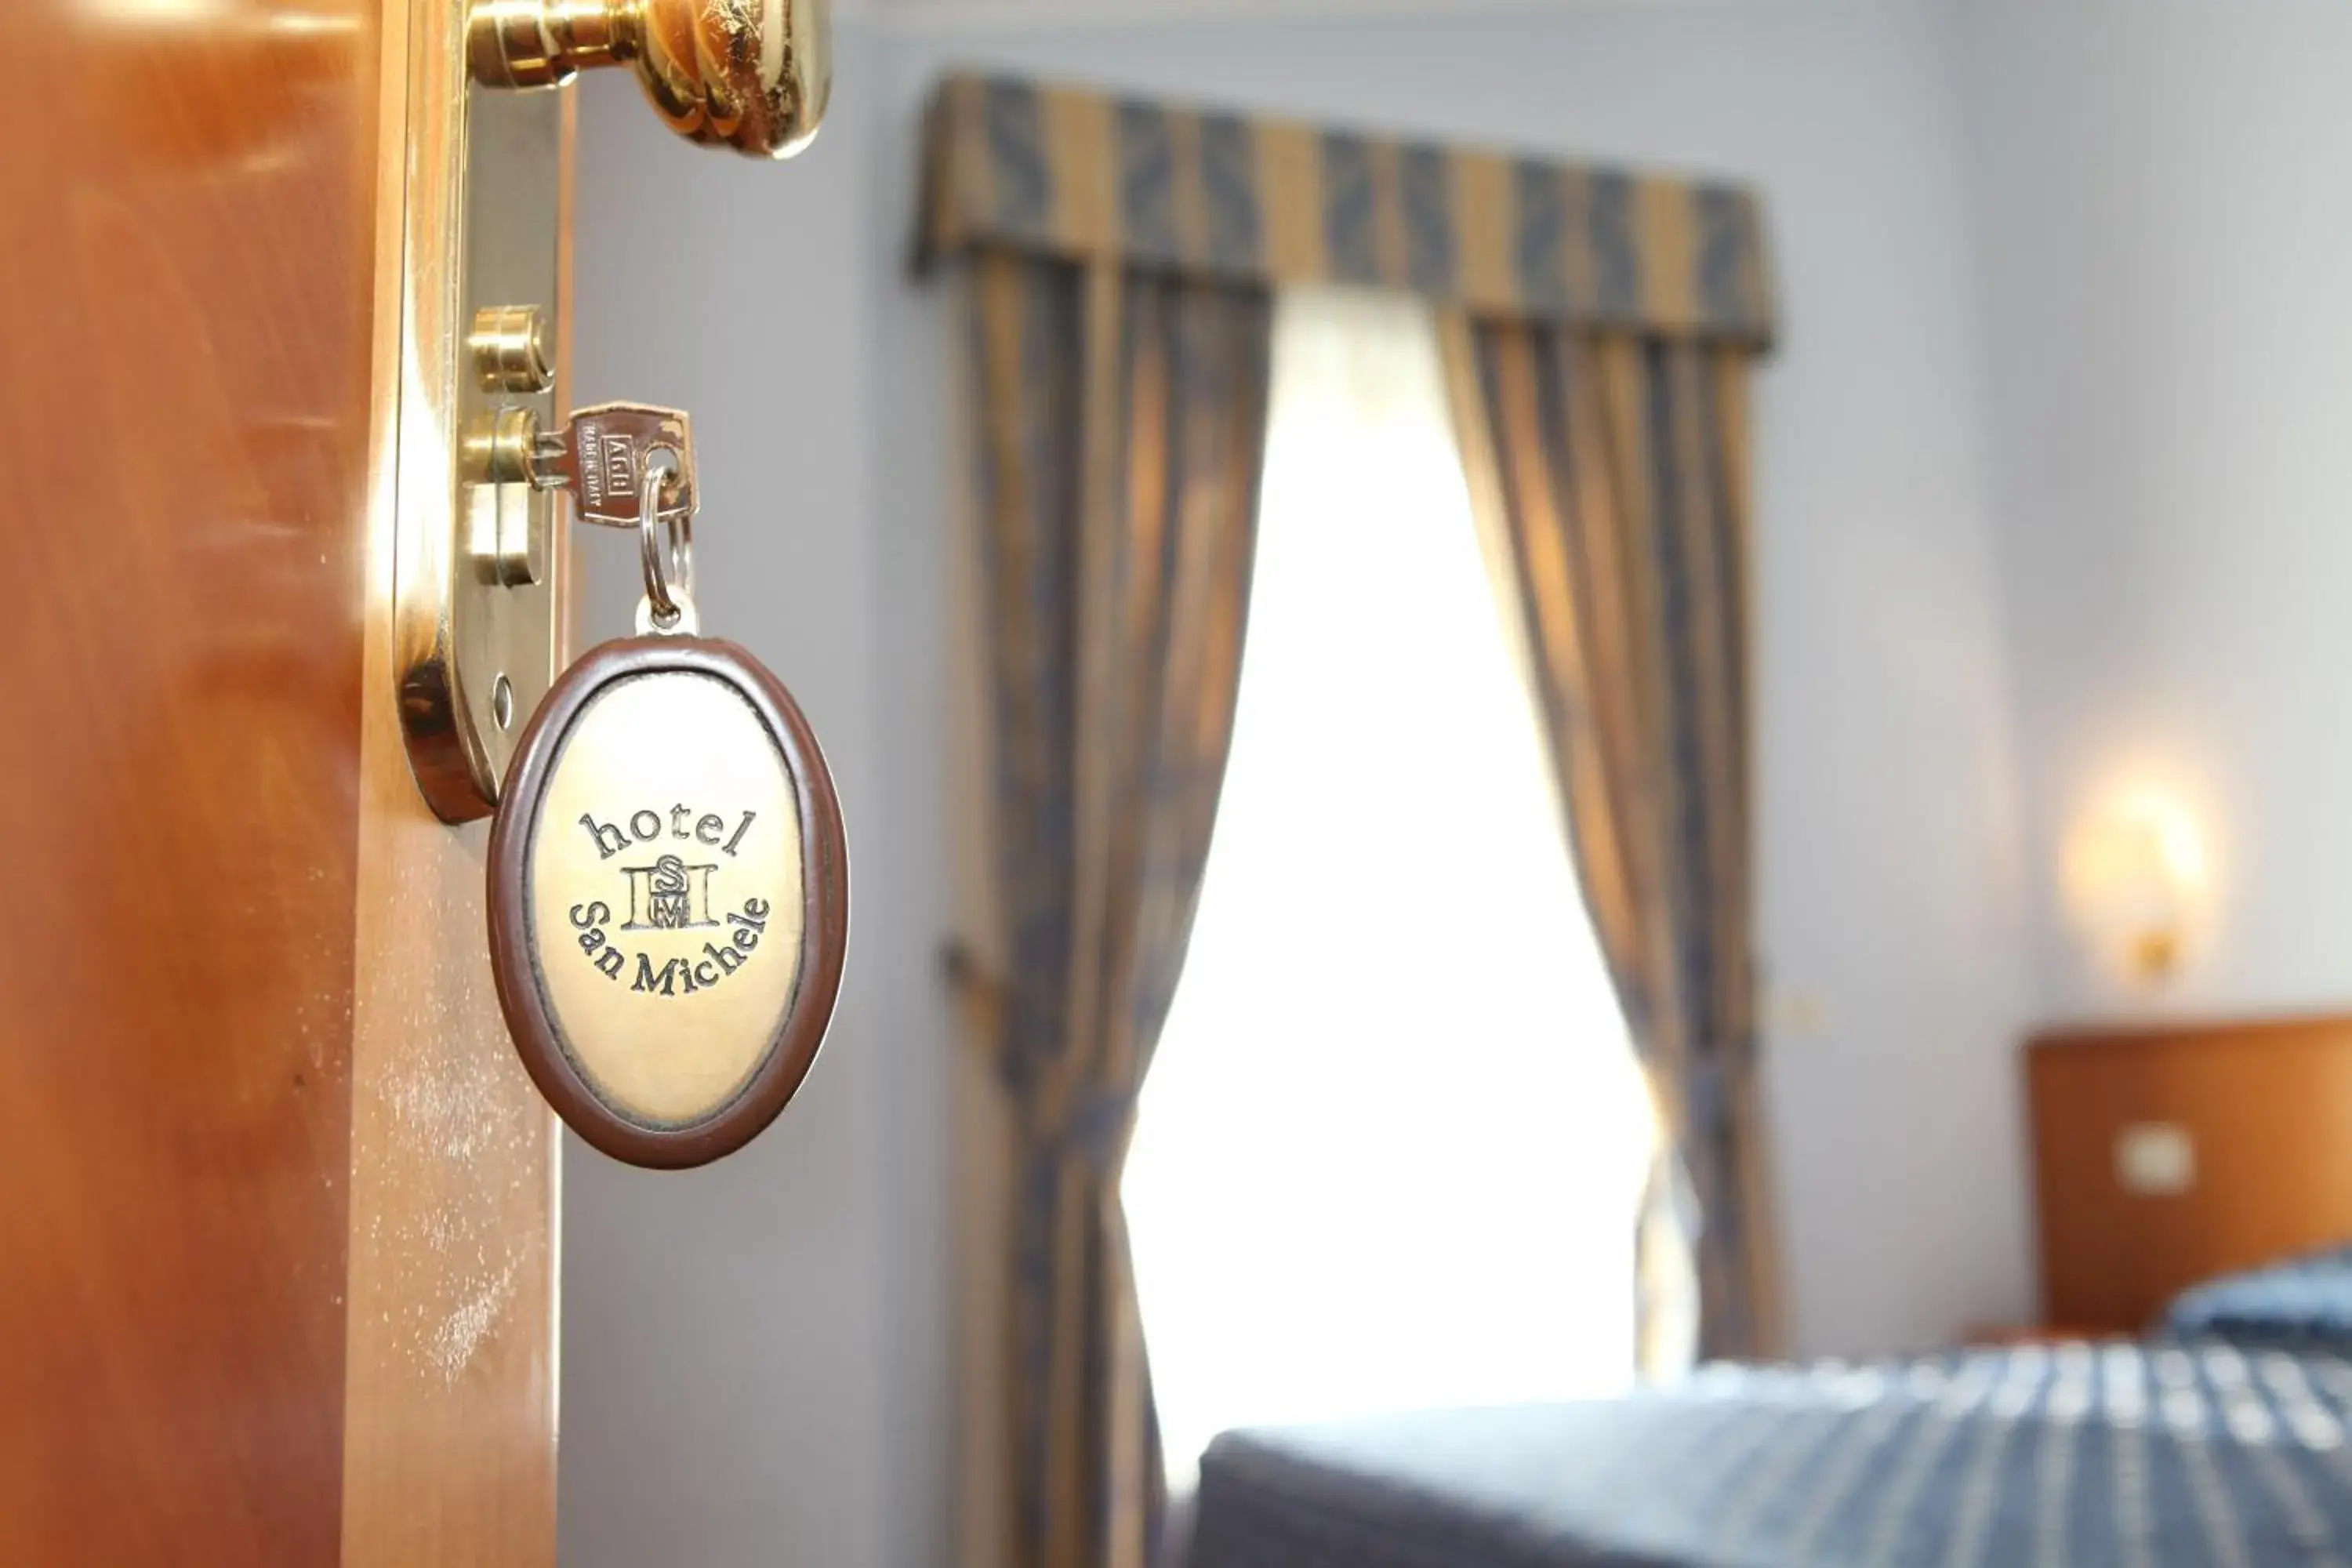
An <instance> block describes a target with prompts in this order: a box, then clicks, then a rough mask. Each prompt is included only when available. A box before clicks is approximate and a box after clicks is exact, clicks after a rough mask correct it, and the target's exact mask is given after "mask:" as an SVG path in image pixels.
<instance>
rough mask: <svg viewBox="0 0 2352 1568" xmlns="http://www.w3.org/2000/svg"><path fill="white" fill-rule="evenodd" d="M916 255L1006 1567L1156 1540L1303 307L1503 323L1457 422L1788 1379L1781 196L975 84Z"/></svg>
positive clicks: (1719, 1273) (1705, 1171)
mask: <svg viewBox="0 0 2352 1568" xmlns="http://www.w3.org/2000/svg"><path fill="white" fill-rule="evenodd" d="M921 250H922V255H923V256H924V258H926V259H927V260H928V261H929V262H933V263H938V262H945V261H950V260H958V261H962V262H964V263H966V264H967V266H966V270H967V271H968V273H969V274H970V279H971V289H972V293H971V298H972V301H973V310H972V315H971V320H972V323H973V331H974V345H975V355H974V358H975V363H976V366H977V371H978V382H977V385H976V387H975V395H976V399H977V409H978V414H979V419H980V423H981V426H982V443H981V445H982V465H981V473H980V478H979V489H980V496H981V511H982V518H983V534H984V538H985V541H986V550H985V561H986V576H987V579H988V592H989V594H990V596H991V600H990V620H991V623H992V637H993V647H994V653H993V658H994V671H993V686H994V690H995V704H996V714H995V728H996V731H997V735H998V750H999V755H1000V768H999V772H1000V777H999V779H998V784H997V794H998V799H997V814H996V815H997V818H998V821H999V824H1000V845H999V854H1000V865H1001V871H1002V885H1003V905H1004V908H1005V911H1006V919H1007V924H1008V930H1009V931H1010V938H1011V943H1012V952H1011V954H1010V958H1011V972H1010V973H1009V975H1008V976H1007V977H1006V978H1005V979H1004V980H1003V983H1002V984H1001V985H1000V986H999V987H998V992H999V994H998V995H997V997H996V998H995V1000H996V1008H995V1016H996V1019H997V1026H996V1033H997V1035H998V1037H999V1040H998V1044H999V1049H1000V1052H1001V1056H1000V1064H1001V1069H1002V1071H1001V1076H1002V1079H1003V1082H1004V1084H1005V1085H1006V1088H1007V1090H1008V1094H1009V1098H1010V1100H1011V1101H1012V1103H1013V1106H1014V1108H1015V1110H1016V1114H1017V1117H1018V1121H1019V1127H1020V1133H1019V1137H1020V1150H1019V1152H1018V1157H1017V1162H1016V1163H1017V1168H1018V1184H1017V1190H1016V1192H1015V1193H1014V1194H1013V1209H1014V1212H1013V1215H1012V1222H1011V1228H1012V1238H1011V1246H1012V1248H1013V1269H1012V1292H1013V1300H1012V1302H1011V1304H1010V1317H1011V1321H1012V1336H1013V1343H1012V1345H1011V1347H1010V1355H1011V1366H1010V1383H1011V1387H1010V1394H1009V1400H1008V1404H1009V1406H1010V1408H1009V1411H1008V1413H1007V1420H1008V1421H1009V1423H1010V1429H1009V1433H1008V1447H1007V1450H1006V1453H1007V1458H1008V1466H1007V1468H1008V1470H1009V1485H1010V1489H1011V1492H1012V1497H1011V1505H1012V1528H1013V1542H1012V1543H1011V1559H1010V1560H1011V1563H1012V1564H1013V1568H1141V1565H1142V1564H1143V1563H1145V1562H1146V1561H1147V1559H1148V1556H1149V1553H1150V1544H1151V1541H1152V1536H1153V1531H1154V1530H1155V1529H1156V1514H1157V1510H1158V1507H1159V1501H1160V1489H1159V1476H1158V1458H1157V1454H1156V1451H1155V1447H1154V1438H1153V1436H1152V1426H1151V1418H1150V1399H1149V1393H1148V1387H1149V1385H1148V1380H1147V1378H1146V1376H1145V1373H1144V1365H1143V1358H1142V1345H1141V1331H1140V1327H1139V1322H1138V1321H1137V1318H1136V1314H1135V1306H1134V1291H1133V1281H1132V1278H1131V1275H1130V1274H1129V1265H1128V1254H1127V1247H1126V1237H1125V1229H1124V1223H1123V1221H1122V1219H1121V1217H1120V1215H1119V1211H1118V1171H1119V1167H1120V1164H1121V1162H1122V1160H1123V1157H1124V1152H1125V1148H1126V1142H1127V1139H1128V1135H1129V1131H1130V1129H1131V1127H1132V1124H1133V1120H1134V1112H1135V1103H1136V1094H1137V1091H1138V1089H1139V1087H1140V1085H1141V1083H1142V1079H1143V1075H1144V1072H1145V1069H1146V1068H1147V1067H1148V1065H1149V1063H1150V1055H1151V1049H1152V1046H1153V1044H1154V1042H1155V1040H1156V1038H1157V1037H1158V1035H1159V1031H1160V1023H1161V1021H1162V1019H1163V1018H1164V1016H1165V1015H1166V1012H1167V1007H1168V1004H1169V999H1170V997H1171V994H1172V992H1173V989H1174V985H1175V982H1176V978H1177V973H1178V971H1179V969H1180V967H1181V963H1182V957H1183V950H1184V944H1185V941H1186V938H1187V935H1188V933H1189V931H1190V927H1191V922H1192V908H1193V901H1194V898H1195V896H1196V894H1197V891H1198V888H1199V881H1200V876H1201V868H1202V861H1203V858H1204V857H1205V854H1206V850H1207V847H1208V838H1209V832H1210V826H1211V823H1212V820H1213V816H1214V811H1215V805H1216V796H1217V790H1218V787H1219V784H1220V782H1221V781H1222V778H1223V769H1224V760H1225V752H1226V747H1227V743H1228V740H1229V736H1230V732H1231V726H1232V721H1233V710H1234V694H1235V689H1236V686H1237V682H1238V679H1239V668H1240V666H1239V660H1240V650H1241V640H1242V629H1243V621H1244V610H1245V606H1246V602H1247V597H1248V580H1249V569H1250V558H1251V545H1252V541H1253V537H1254V526H1255V502H1256V493H1257V481H1258V464H1259V459H1260V457H1261V455H1262V450H1263V445H1264V438H1265V412H1266V391H1267V379H1268V373H1269V365H1268V363H1267V355H1268V346H1269V335H1270V310H1269V300H1270V297H1271V294H1272V292H1273V291H1274V290H1275V289H1278V288H1279V287H1281V286H1283V285H1285V284H1287V283H1296V282H1309V281H1323V282H1348V283H1357V284H1364V285H1370V286H1376V287H1385V288H1392V289H1403V290H1408V291H1411V292H1413V293H1417V294H1421V295H1423V296H1426V297H1428V298H1430V299H1431V300H1434V301H1436V302H1437V303H1438V304H1440V305H1441V306H1442V307H1444V308H1445V309H1447V310H1449V311H1451V312H1454V315H1455V318H1456V323H1457V326H1458V327H1461V330H1462V331H1463V332H1466V331H1467V330H1468V329H1467V328H1466V326H1463V325H1462V324H1463V323H1465V322H1466V321H1468V320H1469V319H1470V318H1471V317H1473V316H1475V319H1476V320H1477V321H1479V323H1480V327H1479V329H1478V331H1479V332H1480V333H1481V334H1482V335H1481V337H1480V338H1479V341H1478V346H1477V354H1478V356H1479V362H1480V363H1481V365H1482V366H1488V368H1487V369H1482V371H1481V373H1480V374H1484V375H1486V382H1487V383H1491V384H1492V388H1493V390H1492V392H1491V394H1489V393H1486V392H1481V393H1480V394H1478V395H1475V397H1466V398H1461V399H1458V400H1457V401H1458V402H1460V403H1461V405H1463V407H1464V408H1465V411H1466V412H1467V413H1468V414H1470V415H1472V416H1475V419H1474V420H1473V421H1472V422H1471V424H1470V425H1469V426H1465V427H1466V428H1475V429H1477V430H1482V431H1483V430H1485V429H1486V426H1487V424H1488V423H1489V422H1491V423H1492V424H1493V426H1494V434H1493V435H1492V436H1490V437H1487V440H1488V443H1489V445H1490V446H1491V447H1492V448H1493V449H1494V450H1495V451H1496V452H1498V453H1500V454H1502V455H1503V457H1504V458H1505V460H1506V461H1507V463H1509V464H1511V465H1516V466H1515V467H1514V468H1513V473H1514V476H1515V479H1516V480H1517V481H1518V488H1517V489H1513V490H1512V491H1511V492H1510V494H1509V499H1508V503H1507V507H1505V508H1502V509H1499V510H1505V511H1507V525H1508V526H1509V527H1510V528H1511V529H1512V530H1514V531H1515V535H1516V537H1517V542H1518V545H1519V549H1518V552H1517V560H1518V562H1519V563H1520V582H1521V584H1522V588H1523V593H1522V595H1521V597H1522V601H1523V604H1522V612H1523V616H1524V618H1525V620H1526V623H1527V626H1528V629H1529V630H1530V633H1531V636H1532V639H1533V641H1534V642H1535V643H1536V644H1537V645H1538V647H1541V648H1542V649H1543V650H1544V654H1545V658H1544V659H1543V660H1542V661H1540V663H1539V666H1538V671H1537V685H1538V689H1539V690H1540V692H1541V694H1542V696H1543V699H1544V709H1545V712H1546V716H1547V719H1548V720H1549V722H1550V725H1551V730H1552V736H1553V740H1554V754H1555V756H1556V758H1557V759H1558V760H1559V764H1560V767H1561V769H1562V771H1563V776H1564V778H1565V779H1566V780H1567V782H1568V784H1569V787H1568V789H1567V790H1566V791H1565V792H1564V793H1566V794H1567V795H1570V797H1571V799H1572V800H1573V801H1574V803H1575V805H1576V807H1577V810H1578V813H1579V816H1578V820H1577V823H1576V832H1577V841H1578V844H1579V847H1580V860H1581V864H1582V867H1583V870H1584V877H1585V881H1586V887H1587V891H1588V896H1589V897H1590V898H1591V900H1592V901H1593V904H1594V913H1595V918H1596V921H1597V922H1598V923H1599V924H1600V925H1601V930H1602V934H1603V938H1604V941H1605V942H1607V943H1608V945H1609V955H1610V958H1611V961H1612V964H1613V965H1614V966H1615V971H1616V974H1617V977H1618V980H1619V983H1620V986H1621V990H1622V994H1623V995H1624V997H1625V1000H1626V1006H1627V1009H1628V1012H1629V1015H1630V1016H1631V1019H1632V1021H1633V1026H1634V1028H1635V1031H1636V1034H1637V1036H1638V1037H1639V1038H1640V1039H1641V1041H1642V1043H1643V1047H1644V1048H1645V1051H1646V1055H1647V1059H1648V1061H1649V1063H1650V1065H1651V1067H1652V1069H1653V1070H1652V1077H1653V1079H1654V1083H1655V1084H1656V1086H1657V1089H1658V1097H1659V1100H1660V1102H1661V1104H1662V1106H1663V1107H1664V1121H1665V1122H1666V1124H1667V1126H1668V1128H1669V1130H1670V1131H1671V1132H1672V1134H1673V1136H1674V1138H1675V1141H1676V1142H1677V1145H1678V1147H1680V1148H1681V1150H1682V1151H1683V1153H1684V1158H1685V1166H1686V1168H1687V1170H1688V1171H1689V1173H1690V1174H1691V1176H1692V1178H1693V1179H1694V1181H1695V1182H1696V1186H1697V1189H1698V1192H1699V1194H1700V1196H1701V1198H1702V1200H1703V1202H1704V1203H1705V1205H1706V1228H1705V1230H1704V1231H1703V1233H1702V1237H1703V1239H1702V1241H1701V1249H1702V1250H1701V1254H1700V1262H1701V1268H1700V1273H1701V1276H1702V1292H1703V1295H1704V1298H1705V1307H1706V1327H1705V1330H1704V1334H1705V1338H1706V1342H1707V1344H1708V1345H1709V1346H1710V1347H1713V1348H1720V1349H1725V1350H1737V1349H1742V1348H1747V1347H1749V1346H1752V1345H1755V1344H1759V1343H1763V1342H1769V1327H1767V1326H1766V1324H1767V1320H1768V1317H1769V1291H1768V1290H1766V1289H1764V1288H1763V1284H1762V1283H1761V1282H1762V1281H1763V1280H1764V1277H1765V1271H1766V1260H1767V1259H1768V1258H1769V1252H1768V1250H1767V1249H1766V1248H1765V1247H1764V1245H1763V1242H1764V1226H1763V1223H1762V1218H1761V1216H1762V1212H1763V1211H1762V1205H1761V1198H1760V1194H1761V1191H1762V1187H1761V1184H1760V1179H1759V1176H1760V1170H1759V1157H1758V1153H1757V1151H1758V1149H1759V1147H1760V1145H1759V1143H1758V1142H1757V1141H1756V1139H1755V1135H1754V1128H1753V1119H1752V1109H1751V1106H1750V1098H1751V1097H1750V1086H1751V1081H1752V1060H1753V1053H1752V1049H1751V1048H1750V1046H1751V1042H1752V1025H1751V1021H1750V1012H1751V1005H1750V1001H1749V997H1748V956H1747V943H1748V926H1747V921H1748V899H1749V892H1748V880H1747V878H1748V872H1747V855H1748V828H1747V816H1746V813H1747V803H1746V794H1745V792H1746V788H1747V779H1748V767H1747V760H1746V752H1747V731H1746V714H1745V706H1744V704H1745V700H1746V697H1745V687H1744V671H1745V668H1746V665H1745V653H1744V641H1745V637H1746V626H1745V622H1744V619H1743V618H1741V616H1743V615H1744V612H1743V611H1741V610H1740V609H1739V608H1738V606H1739V605H1740V604H1741V600H1740V597H1739V592H1738V583H1739V581H1740V580H1741V579H1742V578H1743V577H1744V565H1743V564H1742V560H1743V559H1744V557H1742V556H1741V555H1740V554H1739V553H1738V551H1739V550H1740V549H1744V543H1743V541H1744V528H1745V518H1746V511H1745V504H1744V500H1743V498H1742V495H1741V492H1740V490H1739V479H1738V474H1739V464H1740V462H1741V460H1743V458H1744V452H1743V450H1742V442H1743V437H1742V434H1741V431H1740V429H1739V423H1738V414H1739V407H1740V405H1739V404H1738V384H1739V382H1740V378H1741V376H1742V375H1743V374H1744V367H1745V365H1746V363H1747V362H1748V360H1750V359H1751V358H1752V357H1753V356H1755V355H1756V354H1758V353H1761V352H1762V351H1763V350H1765V349H1766V348H1767V347H1768V346H1769V342H1770V340H1771V334H1772V329H1773V321H1772V310H1771V297H1770V289H1769V283H1768V281H1767V278H1766V269H1765V266H1764V247H1763V238H1762V221H1761V215H1760V213H1759V209H1758V207H1757V205H1756V202H1755V200H1754V198H1753V196H1752V195H1749V194H1748V192H1746V191H1744V190H1742V189H1740V188H1738V186H1734V185H1726V184H1712V183H1707V182H1700V181H1685V180H1677V179H1671V178H1658V177H1654V176H1645V175H1639V174H1630V173H1627V172H1624V171H1621V170H1613V169H1605V168H1591V167H1584V166H1579V165H1571V164H1562V163H1556V162H1551V161H1548V160H1543V159H1531V158H1519V157H1512V156H1509V155H1507V154H1498V153H1480V152H1470V151H1463V150H1459V149H1454V148H1449V147H1444V146H1440V145H1435V144H1433V143H1428V142H1411V141H1395V140H1384V139H1381V138H1376V137H1369V136H1362V135H1358V134H1355V133H1353V132H1344V131H1336V130H1327V129H1321V128H1317V127H1312V126H1306V125H1299V124H1293V123H1290V122H1286V121H1274V120H1259V119H1244V118H1241V117H1238V116H1234V115H1230V114H1220V113H1216V112H1213V111H1197V110H1185V109H1180V108H1173V107H1171V106H1168V105H1165V104H1160V103H1153V102H1149V101H1145V100H1132V99H1118V98H1112V97H1107V96H1104V95H1101V94H1098V93H1092V92H1086V91H1082V90H1077V89H1068V88H1058V87H1047V86H1042V85H1039V84H1037V83H1034V82H1029V81H1023V80H1017V79H1003V78H987V77H977V76H963V77H957V78H953V79H950V80H948V81H947V82H945V83H944V84H942V86H941V87H940V89H939V91H938V92H937V93H936V94H935V96H934V98H933V100H932V104H931V110H930V118H929V132H928V145H927V164H926V170H925V191H924V212H923V229H922V246H921ZM1457 335H1460V334H1459V333H1458V334H1457ZM1465 342H1466V340H1465ZM1466 354H1467V351H1466V350H1465V356H1464V358H1465V363H1467V357H1466ZM1581 359H1590V360H1591V362H1592V363H1591V364H1589V365H1588V364H1584V363H1581ZM1489 362H1491V364H1490V365H1489ZM1594 366H1598V367H1599V368H1598V370H1597V371H1596V370H1595V369H1594ZM1571 373H1572V385H1573V388H1574V395H1573V398H1572V399H1571V400H1570V401H1569V402H1562V401H1561V394H1560V389H1561V388H1562V387H1566V386H1569V385H1570V384H1571ZM1547 376H1549V378H1550V379H1549V381H1548V380H1547V379H1546V378H1547ZM1548 387H1549V389H1550V390H1549V392H1547V391H1546V389H1547V388H1548ZM1547 396H1549V397H1550V398H1551V401H1549V402H1546V401H1544V399H1545V398H1546V397H1547ZM1576 420H1584V421H1586V422H1587V424H1589V425H1590V426H1591V427H1590V428H1589V429H1587V428H1585V427H1584V426H1577V425H1575V424H1574V422H1575V421H1576ZM1563 421H1568V423H1563ZM1571 435H1572V436H1573V437H1574V438H1573V440H1572V441H1569V439H1568V438H1569V437H1570V436H1571ZM1563 441H1568V446H1567V447H1565V448H1562V449H1561V450H1556V448H1561V444H1562V442H1563ZM1596 443H1597V445H1596ZM1592 498H1600V499H1599V500H1593V501H1592V504H1583V503H1584V502H1585V501H1587V500H1591V499H1592ZM1570 500H1577V501H1578V502H1579V505H1577V506H1575V507H1570V505H1569V502H1570ZM1603 502H1605V504H1602V503H1603ZM1709 530H1714V532H1709ZM1604 547H1605V548H1604ZM1611 551H1614V553H1613V554H1612V553H1610V552H1611ZM1637 558H1638V560H1637ZM1669 567H1671V568H1672V569H1671V570H1669V569H1668V568H1669ZM1627 595H1635V596H1637V597H1626V596H1627ZM1604 600H1606V601H1610V602H1611V605H1614V606H1615V607H1613V608H1612V607H1610V605H1600V604H1599V602H1600V601H1604ZM1620 600H1622V604H1620V603H1619V601H1620ZM1604 626H1605V627H1606V628H1609V629H1608V631H1607V634H1606V635H1607V637H1608V638H1610V639H1613V640H1608V641H1606V642H1605V643H1601V644H1596V643H1592V642H1591V640H1590V636H1591V635H1600V632H1599V631H1598V630H1597V629H1595V628H1600V627H1604ZM1589 634H1590V635H1589ZM1555 655H1556V656H1557V658H1555V657H1554V656H1555ZM1612 660H1613V661H1615V662H1612ZM1579 661H1583V662H1579ZM1587 665H1591V666H1593V667H1594V668H1598V669H1599V670H1600V672H1601V673H1600V674H1599V675H1598V677H1596V676H1595V675H1594V674H1593V673H1592V670H1591V669H1589V668H1587ZM1596 770H1597V772H1596ZM1596 779H1597V780H1598V784H1596V783H1595V780H1596ZM1588 800H1598V801H1599V803H1600V804H1599V805H1595V806H1592V807H1591V808H1590V809H1591V810H1593V811H1595V812H1600V813H1602V815H1599V816H1593V817H1592V818H1591V821H1589V822H1588V821H1587V820H1586V818H1585V816H1583V815H1582V814H1583V813H1584V812H1586V810H1587V809H1588V806H1587V802H1588ZM1659 1190H1660V1191H1661V1192H1664V1190H1665V1189H1664V1186H1663V1185H1662V1186H1661V1187H1660V1188H1659ZM1662 1258H1664V1248H1661V1247H1653V1248H1651V1249H1650V1252H1649V1254H1648V1261H1649V1262H1651V1263H1653V1264H1655V1263H1657V1262H1658V1261H1660V1260H1661V1259H1662Z"/></svg>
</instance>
